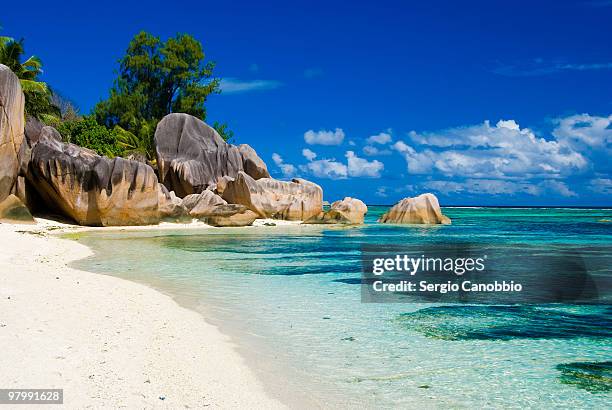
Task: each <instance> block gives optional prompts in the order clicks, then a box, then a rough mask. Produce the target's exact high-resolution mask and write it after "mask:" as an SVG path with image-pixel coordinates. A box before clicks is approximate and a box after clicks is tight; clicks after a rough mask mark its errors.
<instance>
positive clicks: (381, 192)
mask: <svg viewBox="0 0 612 410" xmlns="http://www.w3.org/2000/svg"><path fill="white" fill-rule="evenodd" d="M376 196H379V197H381V198H386V197H387V196H389V195H388V194H387V187H384V186H380V187H378V188H377V189H376Z"/></svg>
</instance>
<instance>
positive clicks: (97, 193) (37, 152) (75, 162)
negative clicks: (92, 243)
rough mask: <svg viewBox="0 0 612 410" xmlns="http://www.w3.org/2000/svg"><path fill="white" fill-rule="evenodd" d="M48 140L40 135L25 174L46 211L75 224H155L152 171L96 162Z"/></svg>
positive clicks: (120, 162) (157, 192)
mask: <svg viewBox="0 0 612 410" xmlns="http://www.w3.org/2000/svg"><path fill="white" fill-rule="evenodd" d="M45 128H47V127H45ZM45 128H43V133H44V129H45ZM52 135H53V132H50V133H49V134H48V135H42V133H41V136H40V140H39V142H38V143H37V144H36V145H35V146H34V148H33V149H32V158H31V161H30V166H29V170H28V181H29V182H30V183H31V184H32V186H33V187H34V188H35V189H36V191H37V193H38V194H39V195H40V196H41V198H42V200H43V201H44V202H45V203H46V204H47V205H48V206H49V207H52V208H55V209H56V210H57V211H60V212H61V213H62V214H64V215H65V216H68V217H70V218H71V219H73V220H75V221H76V222H77V223H78V224H80V225H93V226H100V225H101V226H108V225H145V224H152V223H157V222H159V218H160V214H159V199H160V188H159V184H158V182H157V177H156V176H155V172H154V171H153V168H151V167H150V166H148V165H146V164H142V163H140V162H137V161H129V160H126V159H123V158H113V159H109V158H106V157H101V156H99V155H97V154H96V153H95V152H93V151H91V150H89V149H86V148H81V147H78V146H76V145H74V144H66V143H63V142H60V141H57V140H56V139H55V138H53V137H52Z"/></svg>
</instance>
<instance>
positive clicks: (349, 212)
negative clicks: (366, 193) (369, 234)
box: [304, 196, 368, 225]
mask: <svg viewBox="0 0 612 410" xmlns="http://www.w3.org/2000/svg"><path fill="white" fill-rule="evenodd" d="M367 212H368V207H367V206H366V204H364V203H363V201H360V200H359V199H356V198H351V197H350V196H347V197H346V198H344V199H343V200H341V201H336V202H334V203H333V204H331V207H330V209H329V210H328V211H325V212H321V213H319V214H318V215H315V216H313V217H312V218H310V219H308V220H306V221H304V223H305V224H346V225H358V224H362V223H363V220H364V217H365V214H366V213H367Z"/></svg>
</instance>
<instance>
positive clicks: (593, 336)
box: [76, 207, 612, 408]
mask: <svg viewBox="0 0 612 410" xmlns="http://www.w3.org/2000/svg"><path fill="white" fill-rule="evenodd" d="M385 209H386V208H385V207H370V212H369V214H368V215H367V218H366V224H365V225H364V226H361V227H353V228H344V227H325V226H288V227H280V226H277V227H257V228H254V227H252V228H233V229H232V228H222V229H205V230H200V231H194V230H190V231H182V232H180V231H132V232H130V231H123V232H111V231H108V232H91V233H87V234H78V239H79V240H80V241H81V242H83V243H85V244H87V245H88V246H91V247H92V248H93V249H94V250H95V251H96V254H95V256H93V257H91V258H88V259H85V260H82V261H78V262H77V263H76V267H78V268H80V269H86V270H90V271H95V272H103V273H108V274H112V275H116V276H120V277H123V278H128V279H131V280H136V281H141V282H145V283H148V284H151V285H153V286H155V287H157V288H159V289H161V290H163V291H164V292H166V293H169V294H171V295H173V296H174V297H176V298H177V300H178V301H179V302H182V303H185V304H187V305H188V306H190V307H193V308H195V309H198V310H201V311H203V312H205V314H206V317H207V318H209V319H210V320H212V321H213V323H215V324H218V325H219V326H220V327H221V328H222V330H224V331H226V332H228V333H229V334H230V335H233V336H235V337H236V338H237V340H239V341H240V346H241V351H242V352H243V353H245V355H246V356H247V357H248V358H250V360H251V361H252V362H253V363H255V364H256V366H257V367H258V368H259V371H260V372H261V373H262V374H263V377H264V378H265V379H266V380H267V381H268V388H269V389H270V390H271V391H276V392H277V393H278V391H277V390H279V388H280V386H281V385H282V384H286V381H287V380H290V382H289V387H288V390H292V389H293V390H299V391H301V394H302V395H306V396H310V397H311V398H312V400H313V401H315V402H317V403H319V404H323V405H324V404H331V403H333V404H334V405H340V406H345V407H357V406H363V405H365V406H370V407H374V406H375V407H378V408H384V407H387V408H390V407H401V406H403V407H406V406H409V405H427V406H428V407H439V408H442V407H444V408H448V407H452V408H463V407H466V408H471V407H475V406H478V407H485V408H491V407H493V408H520V407H531V408H533V407H536V408H551V407H552V406H555V407H566V408H567V407H572V408H576V407H579V408H604V407H608V406H609V404H610V400H611V395H610V391H611V390H610V388H609V386H610V385H611V383H612V380H610V377H609V362H610V360H611V359H612V339H611V337H610V336H611V335H612V311H611V309H610V308H609V307H608V306H605V305H599V306H570V305H553V306H512V307H509V306H505V307H499V306H486V305H479V306H465V305H445V306H439V305H434V304H425V303H393V304H380V303H362V302H361V293H360V286H359V283H360V270H361V247H362V246H363V245H364V244H376V245H396V244H410V245H419V244H422V245H426V244H431V243H440V242H442V243H452V242H471V243H479V244H487V246H490V247H493V248H495V247H501V246H512V247H517V248H521V247H527V246H529V247H537V249H538V250H539V251H542V252H548V253H550V254H555V253H556V252H559V250H560V249H567V248H571V249H574V250H576V251H577V252H581V253H582V254H584V255H585V260H586V261H587V265H588V266H589V269H592V270H593V271H595V274H597V275H599V276H602V277H612V272H611V271H610V269H611V267H612V264H611V263H610V262H611V261H612V259H611V258H612V255H611V254H610V245H611V244H612V241H611V239H612V224H611V223H608V222H604V221H605V220H610V219H612V211H611V210H584V209H554V208H550V209H506V208H504V209H500V208H447V209H444V213H445V214H447V215H448V216H450V217H451V219H452V220H453V224H452V225H450V226H435V227H431V226H429V227H424V226H421V227H418V226H387V225H379V224H375V221H376V219H377V218H378V216H380V214H381V213H382V212H384V211H385ZM602 220H603V221H602ZM591 260H593V261H595V262H593V263H592V264H591ZM585 363H586V365H585ZM606 363H608V364H606ZM572 366H574V367H576V366H577V367H576V368H577V369H578V370H574V367H572ZM593 366H594V367H593ZM602 366H604V367H603V368H604V370H603V371H600V373H597V374H596V376H595V377H593V375H592V374H591V373H592V371H591V369H592V368H595V369H600V368H601V367H602ZM605 366H607V367H605ZM568 369H569V370H568ZM584 369H586V370H584ZM581 371H582V373H580V372H581ZM597 371H599V370H597ZM585 372H586V376H585ZM589 372H591V373H589ZM602 372H603V373H602ZM606 386H607V387H606ZM277 387H278V388H277ZM281 395H282V396H283V397H284V399H285V400H290V398H288V396H287V394H282V393H281ZM299 401H300V400H299V399H296V403H297V402H299Z"/></svg>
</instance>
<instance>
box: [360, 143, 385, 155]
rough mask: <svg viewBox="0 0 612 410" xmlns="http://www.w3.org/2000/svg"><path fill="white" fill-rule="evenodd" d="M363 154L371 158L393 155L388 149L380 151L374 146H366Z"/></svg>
mask: <svg viewBox="0 0 612 410" xmlns="http://www.w3.org/2000/svg"><path fill="white" fill-rule="evenodd" d="M363 153H364V154H365V155H369V156H373V155H389V154H391V151H389V150H388V149H380V148H378V147H375V146H374V145H366V146H365V147H363Z"/></svg>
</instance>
